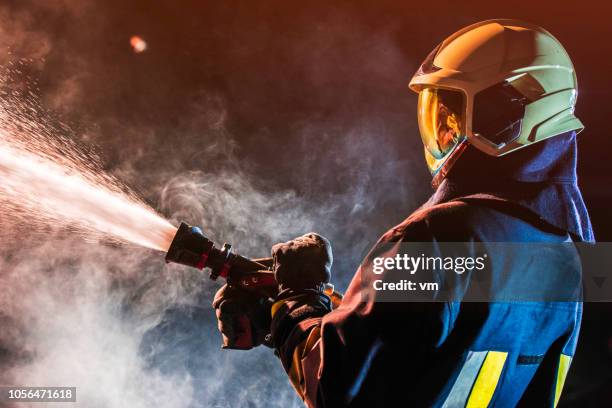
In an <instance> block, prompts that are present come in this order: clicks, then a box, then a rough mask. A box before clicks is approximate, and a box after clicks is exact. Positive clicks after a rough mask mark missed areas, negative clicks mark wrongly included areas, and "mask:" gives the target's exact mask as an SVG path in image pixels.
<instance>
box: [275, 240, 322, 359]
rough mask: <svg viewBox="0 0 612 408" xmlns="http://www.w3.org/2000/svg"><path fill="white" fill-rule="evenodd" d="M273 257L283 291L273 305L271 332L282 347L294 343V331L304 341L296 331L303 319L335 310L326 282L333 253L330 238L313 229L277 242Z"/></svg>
mask: <svg viewBox="0 0 612 408" xmlns="http://www.w3.org/2000/svg"><path fill="white" fill-rule="evenodd" d="M272 257H273V259H274V274H275V277H276V281H277V282H278V284H279V293H278V295H277V296H276V299H275V301H274V304H273V306H272V328H271V333H272V341H273V343H274V347H275V348H276V349H277V350H279V349H280V347H282V345H283V344H291V343H292V341H291V340H288V339H289V338H290V337H291V336H292V333H293V335H295V336H297V337H296V338H297V339H298V340H299V341H301V340H303V339H301V335H300V334H299V333H301V332H300V331H299V330H297V331H295V330H294V329H295V328H296V327H297V326H298V325H299V324H300V322H302V321H304V320H305V319H308V318H312V317H321V316H323V315H325V314H327V313H329V312H330V311H331V300H330V298H329V296H327V295H326V294H325V293H324V291H323V290H324V285H323V284H324V283H328V282H329V279H330V276H331V266H332V262H333V256H332V250H331V245H330V243H329V241H328V240H327V239H326V238H324V237H322V236H321V235H318V234H315V233H313V232H311V233H308V234H305V235H302V236H301V237H298V238H295V239H293V240H291V241H288V242H284V243H281V244H276V245H274V246H273V247H272ZM296 341H297V340H296ZM287 342H288V343H287Z"/></svg>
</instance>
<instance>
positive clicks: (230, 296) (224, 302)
mask: <svg viewBox="0 0 612 408" xmlns="http://www.w3.org/2000/svg"><path fill="white" fill-rule="evenodd" d="M212 306H213V308H215V311H216V314H217V321H218V327H219V331H220V332H221V336H222V338H223V345H222V348H224V349H237V350H249V349H251V348H253V347H257V346H259V345H261V344H264V345H266V346H268V347H270V346H271V343H270V341H271V340H270V335H269V334H270V324H271V321H272V318H271V313H270V308H271V306H272V300H271V299H269V298H268V297H267V296H266V297H264V296H259V295H257V294H256V293H254V292H252V291H249V290H246V289H243V288H240V287H237V286H232V285H229V284H226V285H223V287H221V289H219V290H218V291H217V293H216V294H215V298H214V300H213V303H212Z"/></svg>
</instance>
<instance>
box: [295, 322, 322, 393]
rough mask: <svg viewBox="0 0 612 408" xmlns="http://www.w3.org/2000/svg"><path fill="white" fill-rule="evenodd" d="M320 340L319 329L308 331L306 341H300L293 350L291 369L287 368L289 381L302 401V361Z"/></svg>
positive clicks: (304, 391) (303, 391)
mask: <svg viewBox="0 0 612 408" xmlns="http://www.w3.org/2000/svg"><path fill="white" fill-rule="evenodd" d="M320 338H321V328H320V327H318V326H317V327H315V328H313V329H312V330H311V331H310V334H309V335H308V337H307V338H306V340H304V341H302V342H301V343H300V344H298V345H297V346H296V347H295V348H294V349H293V355H292V358H291V368H289V372H288V374H289V381H291V385H293V388H295V391H297V393H298V395H299V396H300V398H302V399H304V395H305V393H306V390H305V389H304V369H303V368H302V359H303V358H304V357H306V355H307V354H308V353H309V352H310V350H312V349H313V348H314V346H315V345H316V344H317V341H318V340H319V339H320Z"/></svg>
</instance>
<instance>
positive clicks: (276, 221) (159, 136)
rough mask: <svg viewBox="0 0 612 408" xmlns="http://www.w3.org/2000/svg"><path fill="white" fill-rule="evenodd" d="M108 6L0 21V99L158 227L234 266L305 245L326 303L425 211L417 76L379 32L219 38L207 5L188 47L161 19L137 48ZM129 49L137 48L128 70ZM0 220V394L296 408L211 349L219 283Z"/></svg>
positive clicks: (276, 375)
mask: <svg viewBox="0 0 612 408" xmlns="http://www.w3.org/2000/svg"><path fill="white" fill-rule="evenodd" d="M110 7H111V6H108V5H105V4H102V3H97V2H90V1H85V2H77V1H56V2H53V4H52V5H51V3H49V4H45V5H34V4H33V3H25V5H22V4H9V5H4V6H1V7H0V23H1V24H0V26H2V27H3V30H4V34H5V35H4V36H3V38H2V41H3V42H5V43H4V44H2V45H3V46H4V48H3V49H7V50H10V53H7V54H5V55H2V59H0V61H1V62H2V63H3V64H8V63H11V62H13V63H17V62H19V64H20V66H21V67H22V68H20V70H19V75H18V76H17V78H15V79H14V80H11V81H10V83H7V82H6V81H5V82H4V83H2V84H0V86H2V87H3V88H4V89H6V88H7V87H15V86H18V85H19V84H20V82H21V83H22V85H23V87H24V88H28V89H30V88H31V90H32V92H31V95H29V96H28V98H33V100H35V101H36V103H33V104H28V106H30V107H32V106H34V107H35V109H36V110H37V112H36V117H38V118H39V120H40V126H41V127H43V128H44V130H45V132H46V134H47V135H48V136H49V137H57V138H58V139H62V138H64V139H66V143H70V144H74V146H76V147H75V148H76V149H81V150H82V151H85V152H86V153H87V154H86V156H87V157H95V160H96V161H97V162H99V165H96V166H97V167H96V169H97V171H99V172H100V173H101V174H102V173H103V174H106V175H108V177H112V178H113V179H116V180H118V181H119V182H120V183H122V184H123V185H124V186H125V189H126V190H129V194H133V195H134V196H138V197H140V198H142V199H143V200H145V201H146V202H147V203H148V204H149V205H150V206H151V207H153V208H154V209H155V210H157V211H158V212H159V213H161V214H162V215H163V216H164V217H166V218H167V219H168V220H170V222H172V223H173V224H174V225H178V223H179V222H180V221H186V222H188V223H190V224H192V225H199V226H201V227H202V229H203V231H204V233H205V234H206V235H207V236H209V237H210V238H211V239H213V240H214V241H216V242H217V243H222V242H230V243H232V244H233V247H234V249H235V251H237V252H239V253H242V254H244V255H247V256H253V257H262V256H267V255H269V251H270V247H271V246H272V244H274V243H276V242H279V241H284V240H288V239H291V238H293V237H294V236H297V235H301V234H303V233H305V232H309V231H317V232H319V233H321V234H323V235H325V236H327V237H328V238H329V239H330V240H331V242H332V244H333V245H334V255H335V256H334V258H335V265H334V276H333V281H334V283H335V284H336V287H337V288H338V289H340V290H344V289H345V288H346V286H347V285H348V282H349V281H350V279H351V277H352V273H353V272H354V270H355V269H356V266H357V265H358V263H359V261H360V260H361V256H362V255H363V252H364V251H365V250H366V249H367V248H368V247H369V246H370V245H372V244H373V243H374V242H375V241H376V239H377V237H378V236H379V235H380V234H381V233H383V232H384V231H385V230H386V229H387V228H389V227H391V226H393V225H394V224H396V223H398V222H400V221H401V220H402V218H403V217H404V216H406V215H407V214H409V212H410V211H411V210H412V209H413V208H414V207H416V205H418V203H419V201H421V200H422V198H423V197H425V196H426V195H427V194H428V191H429V190H428V186H427V182H426V180H427V175H426V171H425V168H424V165H423V163H422V159H421V157H420V155H421V147H420V142H419V140H418V138H417V137H416V133H415V127H414V122H413V120H412V117H413V115H411V114H410V113H409V112H405V111H404V110H405V109H406V110H407V109H408V108H410V107H411V105H410V103H409V101H406V100H404V99H403V96H401V95H404V94H407V92H408V91H407V90H406V89H405V84H406V82H407V80H408V78H409V76H410V74H411V70H413V69H414V68H415V64H416V63H418V61H408V60H407V59H406V57H405V56H404V54H403V53H402V52H401V49H400V48H399V47H398V45H397V44H396V42H395V39H394V37H393V28H392V27H391V28H389V30H388V31H383V32H379V33H376V34H375V35H372V34H371V33H370V32H369V31H368V29H367V27H365V26H363V25H360V24H358V23H356V22H355V21H351V19H350V18H348V17H347V16H346V15H345V14H344V13H342V12H341V11H334V10H332V11H331V12H330V14H329V15H325V17H324V18H323V19H322V20H321V21H320V23H319V24H318V25H317V26H316V27H315V29H310V27H309V26H308V25H300V26H298V27H297V28H295V29H293V30H289V31H290V34H289V35H288V36H285V37H283V36H278V34H277V33H278V32H277V31H275V30H273V29H271V28H270V27H269V26H267V25H257V24H255V25H251V26H247V29H245V28H244V27H243V26H241V24H239V23H236V24H235V25H232V24H229V27H226V28H225V31H221V32H219V31H218V27H221V25H219V23H218V22H217V19H218V20H219V21H224V20H223V19H222V18H221V16H222V15H224V14H225V13H226V12H227V10H225V9H224V7H223V6H218V7H217V8H214V9H213V8H212V6H211V5H209V6H208V10H207V11H208V12H210V14H212V15H213V16H212V17H210V20H207V21H208V23H210V24H211V25H212V26H207V25H206V24H204V23H203V22H202V23H201V24H199V25H197V26H194V28H193V29H190V30H188V33H191V34H190V35H195V36H196V38H198V39H200V40H201V39H203V38H204V39H205V40H206V41H203V42H199V43H198V42H197V41H191V40H186V41H184V42H182V40H180V39H179V38H177V31H176V30H177V29H178V28H177V26H176V24H177V22H176V21H174V20H172V18H170V20H169V21H166V22H165V23H163V24H162V26H161V27H160V28H158V29H157V31H154V30H153V28H152V26H148V25H147V24H149V23H145V22H144V19H142V18H141V17H138V14H137V13H136V14H130V13H133V10H129V7H128V10H126V9H124V8H119V9H118V10H116V11H111V9H110ZM164 7H167V5H163V6H161V8H162V9H163V8H164ZM184 13H186V11H184ZM126 15H130V16H131V17H129V18H128V17H126ZM149 17H150V19H151V20H152V21H153V24H157V23H159V22H156V21H157V20H158V19H159V16H158V15H154V16H149ZM248 17H249V15H248V14H244V15H241V16H239V20H240V19H243V18H248ZM315 17H316V18H318V16H316V15H307V16H306V17H305V18H307V19H312V18H315ZM183 18H184V19H185V21H186V20H188V17H187V16H186V15H184V16H183ZM42 21H44V24H41V22H42ZM182 22H183V21H182V20H181V23H182ZM117 24H118V25H117ZM159 24H161V23H159ZM164 24H165V25H164ZM115 27H118V28H115ZM215 27H216V28H215ZM162 28H163V29H162ZM207 33H216V34H214V35H213V37H212V38H206V37H207V35H208V34H207ZM135 34H139V35H142V36H143V38H144V39H145V40H146V41H147V45H148V47H147V50H146V51H144V52H142V53H139V54H138V55H137V54H135V53H133V52H132V50H131V48H130V46H129V43H128V42H129V38H130V36H131V35H135ZM215 36H216V37H215ZM266 44H268V45H266ZM262 47H264V49H263V50H262ZM260 52H265V53H266V56H265V57H264V56H259V55H258V53H260ZM194 53H195V54H194ZM345 61H351V63H350V64H345V63H344V62H345ZM244 64H247V65H244ZM280 72H284V73H285V74H286V75H280ZM339 89H342V90H343V92H339ZM15 108H16V109H20V108H19V107H15ZM58 123H61V126H59V125H57V124H58ZM60 150H61V149H60ZM424 180H425V182H423V181H424ZM41 194H44V191H41ZM1 219H2V220H3V221H2V223H3V224H2V227H3V231H2V234H1V235H0V236H1V237H2V245H1V246H0V287H2V292H1V294H0V327H1V329H0V382H2V383H3V384H13V385H23V386H45V385H48V386H52V385H54V386H75V387H77V403H76V406H83V407H88V408H89V407H122V406H125V407H149V406H163V407H238V406H240V407H243V406H247V407H283V408H285V407H292V406H295V407H297V406H301V402H300V401H299V399H298V398H297V397H296V395H295V392H294V391H293V389H292V388H291V386H290V385H289V382H288V379H287V377H286V375H285V373H284V372H283V370H282V367H281V364H280V362H279V361H278V359H277V358H276V357H275V356H274V355H273V353H272V351H271V350H269V349H266V348H259V349H255V350H251V351H248V352H245V351H222V350H221V349H220V344H221V342H220V335H219V334H218V332H217V328H216V320H215V317H214V311H213V310H212V308H211V307H210V302H211V300H212V297H213V294H214V292H215V291H216V290H217V289H218V288H219V287H220V285H221V284H222V282H212V281H210V280H209V279H208V277H207V274H206V273H205V272H204V273H202V272H200V271H197V270H194V269H189V268H186V267H182V266H178V265H165V264H164V262H163V256H164V254H163V253H161V252H157V251H152V250H147V249H144V248H141V247H138V246H134V245H129V244H125V243H117V242H115V241H113V240H112V239H107V237H104V236H99V235H96V234H92V235H91V236H87V235H85V236H83V234H75V232H74V231H72V230H70V229H69V228H68V229H66V228H64V227H62V226H61V225H48V226H47V227H48V228H46V229H42V230H41V229H30V228H28V227H27V217H24V218H20V222H19V223H16V222H11V221H10V219H11V214H10V213H5V214H2V218H1ZM13 221H14V220H13ZM24 224H26V225H24ZM40 405H41V406H45V404H40ZM51 405H52V404H49V406H51ZM37 406H38V405H37Z"/></svg>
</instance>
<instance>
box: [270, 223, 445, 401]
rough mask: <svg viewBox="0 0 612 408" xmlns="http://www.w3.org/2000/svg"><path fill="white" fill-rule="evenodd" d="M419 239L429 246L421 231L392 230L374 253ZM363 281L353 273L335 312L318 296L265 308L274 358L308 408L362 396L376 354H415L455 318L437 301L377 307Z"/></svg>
mask: <svg viewBox="0 0 612 408" xmlns="http://www.w3.org/2000/svg"><path fill="white" fill-rule="evenodd" d="M425 239H428V240H429V239H431V238H430V236H429V235H428V234H427V231H426V226H425V230H423V226H421V227H420V228H418V229H416V228H414V226H413V227H412V229H411V232H410V234H407V231H406V230H405V229H403V228H402V229H397V228H396V229H394V230H391V231H389V232H388V233H387V234H385V235H384V236H383V237H382V238H381V240H379V243H378V244H377V246H379V244H381V243H389V242H393V241H396V242H397V243H399V242H401V241H405V240H412V241H419V240H420V241H424V240H425ZM377 246H375V247H374V248H375V249H376V248H377ZM373 251H374V250H373ZM363 276H364V273H363V271H362V268H361V267H360V268H359V269H358V271H357V272H356V274H355V276H354V277H353V280H352V282H351V284H350V285H349V288H348V290H347V292H346V294H345V297H344V300H343V302H342V305H341V306H340V307H339V308H337V309H335V310H334V311H330V310H331V309H330V307H329V299H327V298H326V297H325V296H324V295H320V294H306V295H296V296H294V297H287V298H285V299H282V300H279V301H277V302H276V303H275V304H274V305H273V307H272V316H273V319H272V335H273V339H274V345H275V348H276V351H277V355H278V356H279V358H280V359H281V361H282V364H283V367H284V368H285V371H286V372H287V374H288V376H289V379H290V381H291V383H292V385H293V387H294V388H295V389H296V391H297V393H298V395H299V396H300V397H301V398H302V399H303V400H304V402H305V403H306V405H307V406H309V407H335V406H345V405H348V404H350V403H351V402H352V401H354V400H356V399H358V398H359V397H360V396H362V395H364V394H368V389H367V388H368V387H369V386H370V384H369V383H368V377H370V378H371V377H377V375H375V374H373V373H374V371H375V370H376V367H374V365H375V364H377V363H376V361H377V360H378V359H379V357H381V356H380V354H381V353H383V351H391V353H390V354H392V353H393V350H394V347H397V348H398V349H399V348H400V347H406V346H407V345H409V344H415V347H414V348H413V349H415V350H418V349H423V350H425V349H430V348H434V347H436V346H437V345H439V344H440V342H441V341H443V338H444V337H445V336H446V334H447V333H448V330H449V327H450V326H451V325H452V323H453V319H454V316H456V310H454V309H453V306H452V305H449V304H445V303H444V302H429V303H416V302H404V303H388V302H376V299H375V298H372V297H371V296H369V295H368V294H367V293H366V292H368V291H365V290H364V288H365V282H364V281H363V279H365V278H363V279H362V277H363ZM398 323H399V324H398ZM408 328H409V329H408ZM415 333H419V335H417V336H415ZM398 345H402V346H398ZM371 374H372V375H371ZM370 394H372V393H370Z"/></svg>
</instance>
